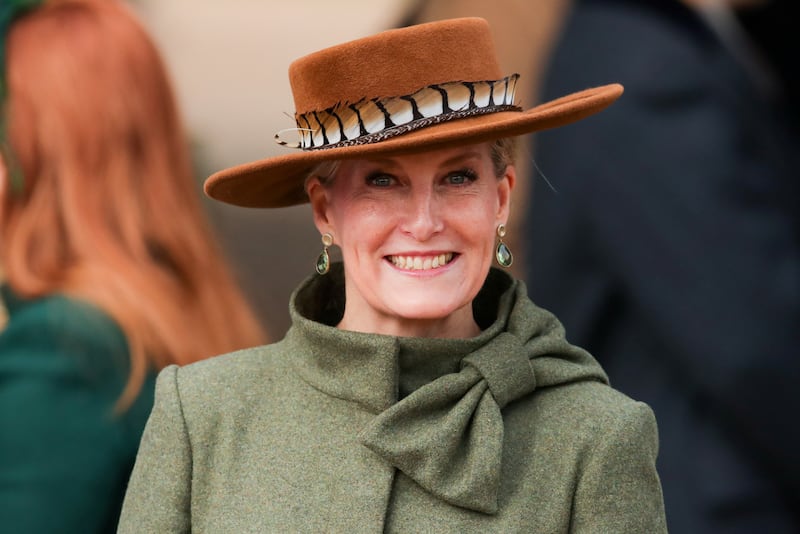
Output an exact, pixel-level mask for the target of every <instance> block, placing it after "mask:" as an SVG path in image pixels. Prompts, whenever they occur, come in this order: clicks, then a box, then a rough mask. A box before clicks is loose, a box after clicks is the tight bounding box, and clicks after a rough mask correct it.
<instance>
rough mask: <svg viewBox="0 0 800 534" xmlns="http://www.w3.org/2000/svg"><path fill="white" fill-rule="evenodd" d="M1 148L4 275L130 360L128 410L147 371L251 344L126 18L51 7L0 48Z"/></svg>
mask: <svg viewBox="0 0 800 534" xmlns="http://www.w3.org/2000/svg"><path fill="white" fill-rule="evenodd" d="M7 49H8V52H7V65H6V72H7V80H8V88H9V92H8V99H7V102H6V103H5V107H4V113H5V117H4V119H5V121H6V124H7V128H8V131H7V135H8V142H9V145H10V148H11V151H12V152H13V154H14V159H15V160H16V164H17V165H19V170H20V171H21V175H22V177H23V184H22V190H21V191H18V192H13V191H10V192H8V194H6V195H5V196H4V205H3V206H2V207H0V217H1V218H0V261H1V262H2V264H3V266H4V271H5V275H6V278H7V281H8V283H9V284H10V286H11V287H12V288H13V289H14V291H15V292H17V293H19V294H20V295H22V296H24V297H38V296H43V295H47V294H52V293H57V292H59V293H65V294H68V295H71V296H74V297H77V298H81V299H84V300H87V301H89V302H92V303H94V304H95V305H97V306H98V307H100V308H101V309H103V310H105V311H106V312H107V313H108V314H109V315H110V316H111V317H113V318H114V319H115V320H116V321H117V323H118V324H119V325H120V327H121V328H122V330H123V331H124V333H125V335H126V338H127V341H128V344H129V348H130V357H131V362H130V364H131V365H130V375H129V380H128V383H127V385H126V387H125V390H124V391H123V392H122V394H121V397H120V399H119V401H118V407H119V408H124V407H127V406H128V405H129V404H130V403H131V402H132V401H133V399H134V398H135V397H136V395H137V394H138V392H139V391H140V389H141V386H142V384H143V381H144V379H145V376H146V374H147V372H148V369H152V368H155V369H160V368H162V367H164V366H166V365H168V364H171V363H177V364H186V363H189V362H192V361H196V360H199V359H202V358H206V357H209V356H212V355H215V354H219V353H223V352H228V351H231V350H234V349H238V348H243V347H247V346H252V345H256V344H260V343H262V342H263V341H264V335H263V333H262V331H261V328H260V326H259V324H258V323H257V321H256V319H255V317H254V315H253V313H252V311H251V309H250V308H249V306H248V305H247V303H246V302H245V299H244V298H243V296H242V295H241V293H240V290H239V288H238V287H237V285H236V283H235V282H234V279H233V277H232V276H231V274H230V272H229V271H228V268H227V266H226V265H225V263H224V262H223V260H222V259H221V258H222V256H221V253H220V250H219V249H218V248H217V246H216V245H215V244H214V240H213V238H212V233H211V230H210V227H209V225H208V223H207V221H206V219H205V215H204V213H203V211H202V207H201V204H200V201H199V198H198V193H197V190H196V187H195V183H194V181H193V176H192V169H191V165H190V157H189V151H188V146H187V143H186V139H185V136H184V132H183V130H182V126H181V123H180V119H179V114H178V110H177V105H176V102H175V100H174V96H173V91H172V88H171V85H170V83H169V80H168V78H167V74H166V71H165V68H164V65H163V63H162V60H161V58H160V56H159V54H158V52H157V50H156V48H155V46H154V45H153V43H152V41H151V40H150V38H149V37H148V35H147V34H146V32H145V30H144V29H143V28H142V26H141V25H140V24H139V22H138V21H137V20H136V17H135V16H134V15H133V13H132V12H131V11H129V9H128V8H127V7H126V6H124V5H123V4H122V3H121V2H119V1H116V0H114V1H111V0H53V1H50V2H46V3H45V4H44V5H43V6H42V7H41V8H38V9H35V10H33V11H31V12H29V13H28V14H26V15H24V16H23V17H21V18H20V19H18V20H17V21H15V22H14V24H12V26H11V30H10V32H9V34H8V36H7Z"/></svg>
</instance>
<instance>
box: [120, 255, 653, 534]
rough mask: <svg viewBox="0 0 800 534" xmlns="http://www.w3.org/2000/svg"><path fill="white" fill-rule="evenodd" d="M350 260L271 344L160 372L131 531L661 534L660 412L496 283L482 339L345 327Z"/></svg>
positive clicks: (136, 476) (314, 281)
mask: <svg viewBox="0 0 800 534" xmlns="http://www.w3.org/2000/svg"><path fill="white" fill-rule="evenodd" d="M343 302H344V290H343V282H342V272H341V266H337V268H336V269H334V270H333V271H332V272H331V273H330V274H328V275H326V276H324V277H319V276H314V277H312V278H310V279H309V280H308V281H307V282H305V283H304V284H303V285H301V286H300V288H299V289H298V290H297V291H296V292H295V294H294V295H293V297H292V305H291V310H290V311H291V314H292V328H291V329H290V330H289V332H288V333H287V335H286V337H285V338H284V339H283V340H282V341H280V342H278V343H275V344H273V345H269V346H264V347H259V348H254V349H249V350H245V351H241V352H238V353H233V354H229V355H225V356H220V357H217V358H213V359H211V360H207V361H203V362H199V363H196V364H192V365H189V366H186V367H183V368H178V367H169V368H167V369H165V370H164V371H163V372H162V373H161V375H160V376H159V378H158V383H157V387H156V405H155V408H154V410H153V413H152V415H151V417H150V420H149V422H148V424H147V427H146V429H145V433H144V436H143V438H142V444H141V448H140V450H139V455H138V457H137V461H136V466H135V467H134V471H133V474H132V477H131V480H130V484H129V488H128V492H127V495H126V498H125V503H124V505H123V511H122V518H121V521H120V525H119V532H122V533H149V532H153V533H164V532H170V533H172V532H190V531H191V532H211V533H233V532H235V533H245V532H343V533H344V532H347V533H353V532H358V533H361V532H365V533H374V532H413V533H417V532H452V533H465V532H502V533H514V532H535V533H542V534H544V533H566V532H574V533H578V532H580V533H588V532H591V533H602V532H608V533H625V534H632V533H642V534H654V533H660V532H665V531H666V527H665V522H664V510H663V501H662V497H661V487H660V483H659V479H658V475H657V474H656V469H655V460H656V452H657V433H656V424H655V420H654V417H653V414H652V412H651V410H650V409H649V408H648V407H647V406H646V405H644V404H642V403H639V402H635V401H632V400H631V399H629V398H627V397H625V396H623V395H622V394H620V393H618V392H616V391H615V390H613V389H612V388H610V387H609V386H608V384H607V379H606V376H605V374H604V373H603V371H602V369H601V368H600V367H599V365H598V364H597V363H596V361H595V360H594V359H593V358H592V357H591V356H590V355H589V354H588V353H586V352H585V351H583V350H581V349H579V348H577V347H574V346H571V345H569V344H568V343H567V342H566V341H565V339H564V333H563V330H562V328H561V325H560V324H559V323H558V321H556V319H555V318H554V317H553V316H552V315H550V314H549V313H547V312H546V311H544V310H541V309H539V308H537V307H536V306H535V305H533V303H532V302H530V300H528V298H527V296H526V289H525V286H524V285H523V284H522V283H520V282H517V281H513V280H512V279H511V278H510V277H508V276H507V275H506V274H505V273H502V272H500V271H494V270H493V271H492V272H491V273H490V275H489V277H488V278H487V281H486V284H485V285H484V288H483V289H482V291H481V293H480V294H479V295H478V297H477V298H476V300H475V303H474V305H473V309H474V313H475V316H476V320H477V321H478V324H479V325H480V326H481V327H482V328H483V329H484V330H483V331H482V333H481V334H480V335H479V336H477V337H475V338H472V339H461V340H452V339H449V340H445V339H417V338H396V337H389V336H380V335H372V334H363V333H356V332H347V331H342V330H338V329H336V328H335V327H333V326H330V325H334V324H336V322H337V321H338V320H339V318H340V317H341V314H342V310H343Z"/></svg>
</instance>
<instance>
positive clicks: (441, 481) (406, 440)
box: [359, 301, 607, 514]
mask: <svg viewBox="0 0 800 534" xmlns="http://www.w3.org/2000/svg"><path fill="white" fill-rule="evenodd" d="M527 304H529V307H528V309H527V313H528V315H527V319H528V320H527V321H524V323H525V324H523V325H520V326H522V328H521V331H518V332H516V334H517V335H515V334H512V333H509V332H503V333H500V334H499V335H497V336H496V337H495V338H493V339H492V340H491V341H490V342H489V343H488V344H486V345H484V346H483V347H481V348H480V349H478V350H476V351H474V352H473V353H471V354H470V355H468V356H467V357H465V358H464V359H462V362H461V371H460V372H458V373H452V374H448V375H444V376H442V377H440V378H438V379H436V380H434V381H433V382H430V383H428V384H426V385H424V386H422V387H420V388H419V389H417V390H416V391H414V392H413V393H411V394H410V395H409V396H408V397H406V398H405V399H403V400H401V401H400V402H398V403H396V404H394V405H393V406H391V407H390V408H389V409H387V410H385V411H384V412H382V413H380V414H379V415H378V416H376V417H375V419H373V420H372V421H371V422H370V424H369V425H367V427H366V428H364V429H363V430H362V432H361V434H360V435H359V439H360V440H361V443H362V444H364V445H365V446H366V447H368V448H369V449H371V450H372V451H373V452H375V453H376V454H378V455H379V456H381V457H382V458H384V459H385V460H386V461H388V462H389V463H390V464H392V465H394V466H395V467H396V468H397V469H399V470H401V471H402V472H403V473H405V474H406V475H408V476H409V477H411V478H412V479H413V480H414V481H416V482H417V483H418V484H419V485H420V486H422V487H423V488H424V489H426V490H427V491H429V492H430V493H432V494H433V495H435V496H437V497H438V498H440V499H442V500H444V501H446V502H448V503H450V504H452V505H455V506H460V507H463V508H468V509H471V510H475V511H478V512H483V513H486V514H495V513H496V512H497V510H498V494H499V488H500V475H501V464H502V452H503V434H504V426H503V416H502V412H501V410H502V408H503V407H505V406H506V405H508V404H509V403H510V402H512V401H514V400H517V399H520V398H521V397H524V396H526V395H528V394H530V393H531V392H533V391H534V390H535V389H536V388H537V387H545V386H551V385H555V384H559V383H568V382H574V381H577V380H599V381H607V378H606V376H605V374H604V373H603V371H602V369H601V368H600V366H599V365H598V364H597V362H596V361H595V360H594V359H593V358H592V357H591V356H590V355H589V354H588V353H586V352H585V351H583V350H582V349H580V348H578V347H575V346H572V345H570V344H569V343H567V341H566V340H565V339H564V337H563V328H562V327H561V325H560V323H558V321H556V320H555V318H554V317H553V316H552V315H551V314H549V313H548V312H546V311H544V310H541V309H539V308H536V307H535V306H534V305H533V304H532V303H530V301H527ZM523 305H525V303H523ZM517 311H519V310H517ZM530 314H533V315H532V317H533V319H534V320H533V321H532V322H531V315H530ZM524 315H525V314H523V316H524ZM513 326H514V325H513V321H512V324H510V325H509V327H510V328H509V331H513V330H518V329H515V328H514V327H513ZM531 330H533V331H531ZM520 335H522V339H521V338H520ZM523 340H524V341H523Z"/></svg>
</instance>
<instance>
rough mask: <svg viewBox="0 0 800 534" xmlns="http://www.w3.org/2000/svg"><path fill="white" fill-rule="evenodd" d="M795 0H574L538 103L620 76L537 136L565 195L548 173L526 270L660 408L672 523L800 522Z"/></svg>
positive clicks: (582, 336) (568, 321)
mask: <svg viewBox="0 0 800 534" xmlns="http://www.w3.org/2000/svg"><path fill="white" fill-rule="evenodd" d="M789 3H790V2H785V3H781V4H775V3H773V4H769V5H763V6H750V7H749V8H748V9H749V10H748V11H741V12H739V13H738V14H737V13H736V12H734V11H733V9H732V8H731V7H730V6H726V5H725V4H724V3H723V2H714V3H713V5H705V3H703V2H698V1H695V2H693V3H692V4H693V5H692V6H689V5H688V2H687V3H686V4H684V3H680V2H678V1H668V0H648V1H642V0H629V1H628V0H585V1H578V2H576V4H575V5H574V9H573V11H572V13H571V14H570V16H569V18H568V20H567V22H566V26H565V28H564V32H563V35H562V36H561V39H560V42H559V43H558V45H557V48H556V50H555V53H554V56H553V58H552V63H551V65H550V68H549V72H548V76H547V82H546V88H545V91H544V94H543V96H542V98H543V99H544V100H547V99H549V98H551V97H552V96H553V95H558V94H563V93H565V92H567V91H573V90H576V89H581V88H584V87H589V86H594V85H598V84H602V83H606V82H609V81H612V80H616V81H620V82H621V83H622V84H623V85H624V86H625V94H624V95H623V96H622V98H620V100H619V101H618V102H617V103H616V104H615V105H614V106H612V107H610V108H609V109H608V110H607V111H606V112H605V113H602V114H600V115H597V116H595V117H592V118H589V119H587V120H585V121H582V122H581V123H580V124H574V125H571V126H567V127H565V128H560V129H557V130H553V131H548V132H543V133H540V134H538V135H537V137H536V139H535V140H534V143H535V144H534V147H535V159H536V162H537V164H538V167H539V169H540V171H541V173H542V174H543V175H544V176H545V177H546V178H547V179H549V181H550V183H551V184H552V186H553V188H554V189H555V191H554V190H553V189H551V188H550V186H549V185H548V184H547V183H546V180H545V179H543V178H542V177H541V176H540V175H539V174H538V172H537V176H536V178H537V180H536V183H535V187H534V190H533V196H532V199H531V201H532V205H531V206H530V209H529V210H528V214H529V218H528V220H527V224H526V227H527V231H528V236H527V237H528V240H529V241H528V245H529V251H528V257H529V262H528V264H527V278H528V281H529V289H530V293H531V296H532V297H533V300H534V301H535V302H536V303H537V304H539V305H541V306H543V307H545V308H549V309H550V310H552V311H553V312H554V313H555V314H556V315H558V316H559V317H561V318H562V320H563V322H564V323H565V326H566V328H567V335H568V337H569V339H570V341H572V342H573V343H576V344H578V345H582V346H585V347H586V348H588V349H589V350H590V351H591V352H592V353H593V354H595V355H597V356H598V358H599V360H600V361H601V362H602V364H603V365H604V366H605V368H606V369H607V370H608V373H609V375H610V377H611V382H612V385H614V386H615V387H617V388H619V389H620V390H622V391H624V392H625V393H627V394H628V395H630V396H632V397H633V398H635V399H638V400H642V401H645V402H647V403H648V404H650V405H651V406H652V407H653V408H654V410H655V413H656V417H657V420H658V424H659V433H660V443H661V449H660V456H659V470H660V475H661V477H662V482H663V487H664V497H665V505H666V510H667V519H668V526H669V528H670V531H671V532H676V533H680V534H684V533H714V534H725V533H748V534H751V533H754V532H765V533H766V532H769V533H770V534H777V533H790V532H791V533H797V532H800V429H798V425H797V417H798V415H797V414H798V413H800V395H798V393H797V386H798V384H800V357H798V353H799V352H800V316H799V315H800V314H799V313H798V309H799V305H798V302H799V301H800V294H799V293H800V291H799V290H798V285H799V283H798V277H799V276H800V253H798V248H799V245H798V234H799V233H800V224H799V222H798V218H799V217H800V213H799V210H798V173H799V172H800V171H799V170H798V169H800V157H799V156H800V145H799V144H798V138H797V122H796V121H797V114H796V110H797V88H798V85H797V58H798V57H800V56H798V46H797V45H798V37H797V34H798V32H797V30H796V28H794V27H790V26H789V24H788V22H789V20H791V19H790V18H788V17H787V16H786V15H785V14H784V13H785V8H786V6H787V5H788V4H789ZM791 3H794V2H791ZM700 4H702V5H700ZM739 4H742V2H739ZM736 7H740V8H742V9H744V6H736ZM790 32H791V33H790ZM791 61H794V65H793V66H792V65H791V64H790V62H791Z"/></svg>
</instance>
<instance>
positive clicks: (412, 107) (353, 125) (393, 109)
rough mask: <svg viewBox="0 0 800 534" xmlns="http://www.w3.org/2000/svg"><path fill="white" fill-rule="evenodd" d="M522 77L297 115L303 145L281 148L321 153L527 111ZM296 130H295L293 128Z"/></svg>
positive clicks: (432, 88)
mask: <svg viewBox="0 0 800 534" xmlns="http://www.w3.org/2000/svg"><path fill="white" fill-rule="evenodd" d="M518 79H519V74H512V75H511V76H507V77H505V78H503V79H500V80H488V81H480V82H462V81H458V82H448V83H441V84H434V85H429V86H427V87H423V88H422V89H420V90H419V91H417V92H415V93H412V94H410V95H405V96H398V97H390V98H372V99H363V100H360V101H359V102H356V103H355V104H337V105H335V106H333V107H331V108H328V109H326V110H323V111H310V112H307V113H302V114H297V115H296V116H295V117H296V120H297V128H296V131H297V132H298V133H299V134H300V140H299V142H298V143H289V142H286V141H283V140H281V139H280V135H281V133H283V132H284V131H287V130H282V131H280V132H278V133H277V134H275V140H276V141H277V143H278V144H280V145H284V146H288V147H292V148H301V149H303V150H318V149H327V148H338V147H344V146H352V145H362V144H367V143H376V142H379V141H383V140H385V139H388V138H390V137H394V136H397V135H401V134H404V133H407V132H411V131H414V130H418V129H420V128H424V127H427V126H431V125H434V124H439V123H442V122H447V121H451V120H454V119H462V118H466V117H472V116H475V115H486V114H489V113H497V112H500V111H522V108H521V107H519V106H517V105H515V104H514V91H515V89H516V85H517V80H518ZM290 130H294V128H290Z"/></svg>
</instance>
